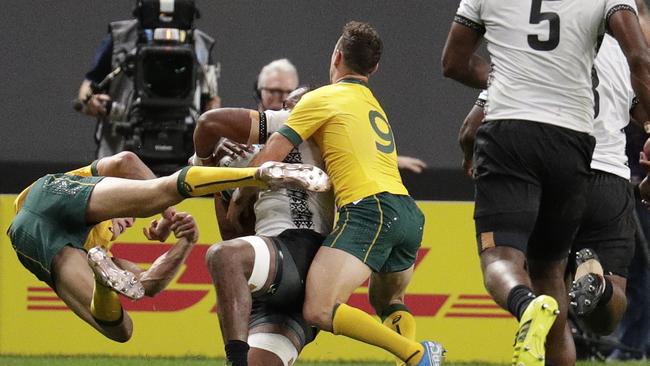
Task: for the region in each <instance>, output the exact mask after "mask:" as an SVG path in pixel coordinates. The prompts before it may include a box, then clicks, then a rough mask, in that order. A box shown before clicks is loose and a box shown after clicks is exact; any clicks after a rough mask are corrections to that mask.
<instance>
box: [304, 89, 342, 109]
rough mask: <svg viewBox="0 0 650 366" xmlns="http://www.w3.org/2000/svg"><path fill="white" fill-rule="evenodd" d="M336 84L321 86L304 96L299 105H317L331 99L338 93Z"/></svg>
mask: <svg viewBox="0 0 650 366" xmlns="http://www.w3.org/2000/svg"><path fill="white" fill-rule="evenodd" d="M337 93H338V92H337V90H336V84H331V85H325V86H321V87H320V88H317V89H314V90H312V91H310V92H308V93H306V94H305V95H303V96H302V98H301V99H300V101H299V102H298V104H297V106H304V105H316V104H319V103H325V102H328V101H329V98H331V97H332V96H333V95H335V94H337Z"/></svg>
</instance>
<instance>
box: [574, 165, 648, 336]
mask: <svg viewBox="0 0 650 366" xmlns="http://www.w3.org/2000/svg"><path fill="white" fill-rule="evenodd" d="M591 181H592V183H591V190H590V195H589V201H588V202H589V209H588V210H587V212H586V214H585V218H584V219H583V223H582V226H581V228H580V231H579V232H578V235H577V237H576V241H575V245H574V252H575V253H574V256H575V263H574V264H575V265H574V266H572V272H573V273H574V274H575V275H574V277H573V280H574V281H573V284H572V286H571V290H570V292H569V297H570V301H571V306H572V308H573V310H574V312H575V314H576V315H577V316H578V317H579V318H580V319H581V320H582V321H583V323H584V325H586V326H587V328H588V329H589V330H590V331H592V332H594V333H597V334H600V335H607V334H610V333H612V332H613V331H614V330H615V329H616V326H617V325H618V323H619V322H620V320H621V318H622V317H623V314H624V313H625V309H626V307H627V299H626V296H625V288H626V284H627V283H626V282H627V281H626V277H627V272H628V267H629V266H630V263H631V262H632V257H633V255H634V243H635V231H636V229H637V228H636V227H637V222H636V219H635V213H634V200H635V198H634V191H633V189H632V186H631V185H630V183H629V182H628V181H627V179H624V178H621V177H618V176H616V175H613V174H609V173H605V172H599V171H596V172H595V174H594V176H593V177H592V178H591Z"/></svg>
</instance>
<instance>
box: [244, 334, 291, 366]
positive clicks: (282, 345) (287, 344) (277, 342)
mask: <svg viewBox="0 0 650 366" xmlns="http://www.w3.org/2000/svg"><path fill="white" fill-rule="evenodd" d="M248 345H249V346H250V347H251V348H253V347H254V348H259V349H263V350H265V351H269V352H271V353H273V354H275V355H276V356H278V357H279V358H280V360H282V364H283V365H284V366H291V365H293V363H294V362H296V359H297V358H298V350H297V349H296V346H294V345H293V343H291V341H290V340H289V338H287V337H285V336H283V335H281V334H275V333H255V334H251V335H249V336H248Z"/></svg>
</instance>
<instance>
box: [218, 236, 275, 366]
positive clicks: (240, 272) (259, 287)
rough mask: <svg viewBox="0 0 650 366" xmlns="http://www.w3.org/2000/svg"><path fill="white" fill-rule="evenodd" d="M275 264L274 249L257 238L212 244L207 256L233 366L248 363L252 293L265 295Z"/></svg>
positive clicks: (222, 328)
mask: <svg viewBox="0 0 650 366" xmlns="http://www.w3.org/2000/svg"><path fill="white" fill-rule="evenodd" d="M276 263H277V251H276V249H275V247H274V245H273V244H272V243H271V242H270V240H269V239H266V238H262V237H258V236H249V237H244V238H238V239H233V240H229V241H226V242H223V243H219V244H215V245H213V246H212V247H210V249H209V250H208V252H207V253H206V264H207V267H208V271H209V273H210V276H211V277H212V282H213V283H214V286H215V289H216V291H217V306H218V308H219V326H220V327H221V335H222V337H223V341H224V345H225V347H226V356H227V358H228V361H230V362H231V363H232V365H233V366H239V365H245V362H246V359H247V352H248V348H249V346H248V345H247V344H246V342H247V339H248V323H249V318H250V314H251V307H252V303H253V299H252V295H251V292H253V293H256V292H260V293H265V292H266V291H268V289H269V287H270V285H271V284H272V282H273V280H274V279H275V274H276Z"/></svg>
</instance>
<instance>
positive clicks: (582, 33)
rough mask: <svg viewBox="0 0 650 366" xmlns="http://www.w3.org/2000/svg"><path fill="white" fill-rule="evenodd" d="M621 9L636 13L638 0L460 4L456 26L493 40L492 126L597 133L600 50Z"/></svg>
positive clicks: (489, 111) (466, 0)
mask: <svg viewBox="0 0 650 366" xmlns="http://www.w3.org/2000/svg"><path fill="white" fill-rule="evenodd" d="M619 10H631V11H634V12H636V6H635V3H634V0H571V1H566V0H462V1H461V3H460V6H459V8H458V12H457V13H456V17H455V19H454V21H455V22H456V23H459V24H461V25H464V26H467V27H469V28H472V29H474V30H476V31H477V32H479V33H480V34H483V35H484V37H485V39H486V40H487V41H488V51H489V53H490V57H491V62H492V71H491V75H490V79H489V81H488V84H489V85H488V100H487V104H486V108H485V112H486V120H487V121H492V120H504V119H519V120H529V121H535V122H542V123H548V124H552V125H556V126H560V127H564V128H569V129H572V130H575V131H580V132H586V133H591V132H592V130H593V123H592V121H593V116H594V101H593V98H594V97H593V91H592V84H591V68H592V65H593V61H594V57H595V55H596V46H597V43H598V41H599V38H600V37H601V36H602V35H603V34H604V32H605V30H606V25H607V22H608V20H609V17H610V16H611V15H612V14H614V13H615V12H616V11H619Z"/></svg>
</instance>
